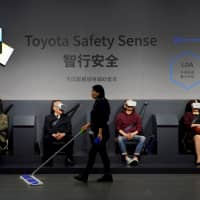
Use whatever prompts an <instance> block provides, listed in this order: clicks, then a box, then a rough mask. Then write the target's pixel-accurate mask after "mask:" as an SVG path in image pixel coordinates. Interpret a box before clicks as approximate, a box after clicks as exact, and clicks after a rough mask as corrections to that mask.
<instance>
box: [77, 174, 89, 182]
mask: <svg viewBox="0 0 200 200" xmlns="http://www.w3.org/2000/svg"><path fill="white" fill-rule="evenodd" d="M74 179H76V180H77V181H80V182H83V183H87V181H88V177H87V176H84V175H83V174H79V175H78V176H74Z"/></svg>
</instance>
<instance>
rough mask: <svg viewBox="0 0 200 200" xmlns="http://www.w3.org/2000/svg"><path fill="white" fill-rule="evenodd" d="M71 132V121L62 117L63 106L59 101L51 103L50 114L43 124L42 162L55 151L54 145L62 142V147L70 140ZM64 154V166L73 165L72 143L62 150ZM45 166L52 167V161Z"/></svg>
mask: <svg viewBox="0 0 200 200" xmlns="http://www.w3.org/2000/svg"><path fill="white" fill-rule="evenodd" d="M71 130H72V127H71V121H70V119H69V118H67V117H66V116H64V104H63V103H62V101H60V100H55V101H53V102H52V106H51V114H50V115H48V116H46V118H45V123H44V137H43V145H44V152H43V153H44V154H43V162H44V161H45V160H47V159H48V158H49V157H50V156H51V155H52V154H53V153H54V152H55V151H56V149H55V146H56V145H55V143H58V144H59V143H60V142H62V143H63V145H64V144H65V143H67V142H68V141H69V140H70V139H71V138H72V132H71ZM64 152H65V155H66V158H65V165H73V164H74V161H73V142H72V143H70V144H69V145H68V146H67V147H66V148H65V149H64ZM47 165H48V166H52V165H53V161H50V162H49V163H48V164H47Z"/></svg>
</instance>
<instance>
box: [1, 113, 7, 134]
mask: <svg viewBox="0 0 200 200" xmlns="http://www.w3.org/2000/svg"><path fill="white" fill-rule="evenodd" d="M7 129H8V116H7V115H6V114H4V113H1V114H0V131H5V130H7Z"/></svg>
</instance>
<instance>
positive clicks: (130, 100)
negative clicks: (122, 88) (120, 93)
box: [125, 99, 137, 107]
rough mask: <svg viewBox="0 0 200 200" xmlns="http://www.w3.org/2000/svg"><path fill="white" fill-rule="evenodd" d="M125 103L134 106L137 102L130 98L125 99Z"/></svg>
mask: <svg viewBox="0 0 200 200" xmlns="http://www.w3.org/2000/svg"><path fill="white" fill-rule="evenodd" d="M125 104H126V105H127V106H128V107H136V105H137V102H136V101H133V100H132V99H128V100H126V102H125Z"/></svg>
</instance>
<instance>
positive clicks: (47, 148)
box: [43, 135, 74, 160]
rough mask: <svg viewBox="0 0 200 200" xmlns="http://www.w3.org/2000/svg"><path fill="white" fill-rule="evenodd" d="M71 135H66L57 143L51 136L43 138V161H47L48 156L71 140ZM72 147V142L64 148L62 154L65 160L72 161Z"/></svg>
mask: <svg viewBox="0 0 200 200" xmlns="http://www.w3.org/2000/svg"><path fill="white" fill-rule="evenodd" d="M71 138H72V135H66V136H65V137H63V138H62V139H61V140H59V141H57V140H56V139H55V138H54V137H52V136H51V135H47V136H44V139H43V147H44V148H43V160H47V159H48V158H49V157H50V156H52V154H53V153H55V151H57V150H58V149H59V148H61V147H62V146H63V145H65V144H66V143H67V142H68V141H69V140H71ZM73 145H74V142H73V141H72V142H71V143H70V144H69V145H68V146H67V147H66V148H64V150H63V151H64V152H65V155H66V158H70V159H73Z"/></svg>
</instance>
